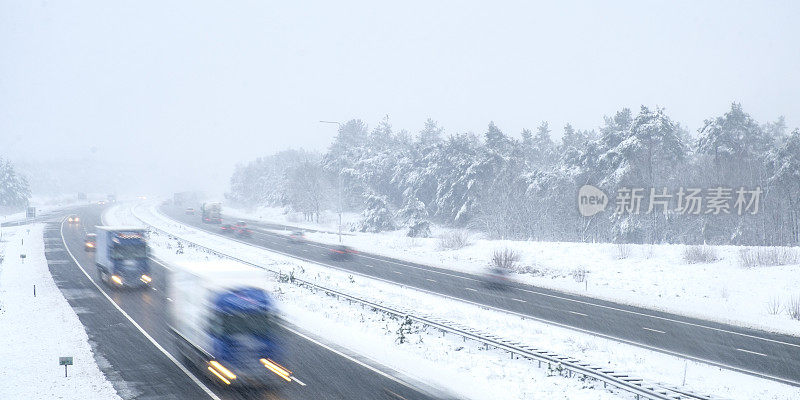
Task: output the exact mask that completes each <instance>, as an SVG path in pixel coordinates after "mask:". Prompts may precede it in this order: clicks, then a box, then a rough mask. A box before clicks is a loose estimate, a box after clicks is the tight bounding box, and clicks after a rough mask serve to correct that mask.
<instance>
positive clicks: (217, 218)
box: [200, 202, 222, 224]
mask: <svg viewBox="0 0 800 400" xmlns="http://www.w3.org/2000/svg"><path fill="white" fill-rule="evenodd" d="M200 211H201V212H202V213H203V222H205V223H209V224H221V223H222V204H221V203H218V202H208V203H203V205H202V206H200Z"/></svg>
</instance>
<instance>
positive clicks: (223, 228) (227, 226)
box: [219, 224, 235, 233]
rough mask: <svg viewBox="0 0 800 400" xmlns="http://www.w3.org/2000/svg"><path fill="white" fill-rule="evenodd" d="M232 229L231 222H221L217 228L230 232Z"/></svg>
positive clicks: (223, 231)
mask: <svg viewBox="0 0 800 400" xmlns="http://www.w3.org/2000/svg"><path fill="white" fill-rule="evenodd" d="M234 229H235V228H234V226H233V225H231V224H222V225H220V226H219V230H220V231H222V233H231V232H233V231H234Z"/></svg>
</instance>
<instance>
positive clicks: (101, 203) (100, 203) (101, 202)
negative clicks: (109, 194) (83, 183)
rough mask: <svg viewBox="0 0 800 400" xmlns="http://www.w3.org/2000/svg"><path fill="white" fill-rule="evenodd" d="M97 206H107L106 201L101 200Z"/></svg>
mask: <svg viewBox="0 0 800 400" xmlns="http://www.w3.org/2000/svg"><path fill="white" fill-rule="evenodd" d="M97 204H98V205H101V206H104V205H106V201H105V200H100V201H98V202H97Z"/></svg>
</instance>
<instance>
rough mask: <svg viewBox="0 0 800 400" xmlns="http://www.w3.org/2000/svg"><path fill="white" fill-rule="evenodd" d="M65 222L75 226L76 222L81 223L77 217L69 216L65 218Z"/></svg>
mask: <svg viewBox="0 0 800 400" xmlns="http://www.w3.org/2000/svg"><path fill="white" fill-rule="evenodd" d="M67 222H69V223H70V224H77V223H78V222H81V219H80V217H78V216H77V215H70V216H69V217H67Z"/></svg>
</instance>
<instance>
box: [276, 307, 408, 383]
mask: <svg viewBox="0 0 800 400" xmlns="http://www.w3.org/2000/svg"><path fill="white" fill-rule="evenodd" d="M278 325H280V326H281V327H283V329H286V330H287V331H289V332H292V333H294V334H295V335H297V336H300V337H301V338H303V339H305V340H308V341H309V342H311V343H314V344H316V345H317V346H320V347H322V348H323V349H326V350H328V351H330V352H332V353H334V354H336V355H339V356H341V357H344V358H345V359H347V360H350V361H351V362H354V363H356V364H358V365H360V366H362V367H364V368H366V369H368V370H370V371H372V372H374V373H376V374H378V375H380V376H382V377H384V378H386V379H390V380H392V381H394V382H397V383H399V384H401V385H403V386H405V387H407V388H409V389H411V390H413V391H415V392H418V391H419V390H418V389H416V388H414V387H413V386H411V385H409V384H407V383H405V382H403V381H401V380H400V379H398V378H395V377H393V376H391V375H389V374H387V373H385V372H383V371H381V370H379V369H377V368H375V367H373V366H371V365H369V364H367V363H365V362H363V361H360V360H357V359H355V358H353V357H350V356H348V355H347V354H344V353H342V352H341V351H339V350H336V349H334V348H333V347H330V346H328V345H326V344H324V343H321V342H319V341H317V340H314V339H312V338H311V337H309V336H307V335H305V334H303V333H301V332H298V331H296V330H294V329H292V328H290V327H288V326H286V325H284V324H281V323H280V322H279V323H278ZM361 357H362V358H367V359H369V360H371V361H373V362H374V361H375V360H372V359H371V358H369V357H366V356H361Z"/></svg>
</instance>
